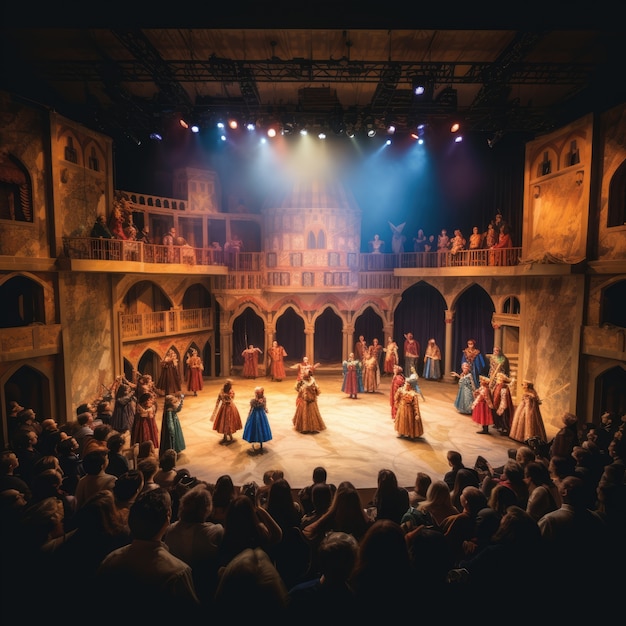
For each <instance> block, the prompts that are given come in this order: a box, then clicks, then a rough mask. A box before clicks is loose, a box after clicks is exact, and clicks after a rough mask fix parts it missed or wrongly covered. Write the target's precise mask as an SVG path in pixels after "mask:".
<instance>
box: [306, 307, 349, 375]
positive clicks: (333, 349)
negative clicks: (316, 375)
mask: <svg viewBox="0 0 626 626" xmlns="http://www.w3.org/2000/svg"><path fill="white" fill-rule="evenodd" d="M342 330H343V323H342V321H341V318H340V317H339V316H338V315H337V313H336V312H335V311H333V309H332V308H331V307H326V309H324V312H323V313H322V314H321V315H320V316H319V317H318V318H317V319H316V320H315V342H314V344H315V348H314V352H315V354H314V356H313V362H314V363H341V356H342V355H341V345H342V334H341V333H342Z"/></svg>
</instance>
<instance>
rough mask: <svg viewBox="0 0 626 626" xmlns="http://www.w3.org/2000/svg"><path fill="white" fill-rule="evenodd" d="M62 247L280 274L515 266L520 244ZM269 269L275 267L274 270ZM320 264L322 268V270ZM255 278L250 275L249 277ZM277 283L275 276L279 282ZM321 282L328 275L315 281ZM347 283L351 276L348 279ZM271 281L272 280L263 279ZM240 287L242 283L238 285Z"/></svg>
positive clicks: (70, 242)
mask: <svg viewBox="0 0 626 626" xmlns="http://www.w3.org/2000/svg"><path fill="white" fill-rule="evenodd" d="M63 251H64V253H65V255H66V256H67V257H68V258H70V259H89V260H94V261H102V260H106V261H139V262H144V263H181V264H186V265H226V266H227V267H228V268H229V269H231V270H232V271H234V272H244V273H248V272H252V273H257V272H263V271H265V270H268V271H269V272H270V273H272V274H281V273H284V272H285V271H287V270H286V268H289V269H290V271H291V272H294V271H301V272H303V274H306V273H307V272H316V271H322V272H324V271H326V272H328V271H329V270H328V268H331V270H330V271H332V272H343V273H345V268H349V271H350V272H353V271H354V269H355V268H358V271H361V272H393V270H394V269H396V268H424V269H428V268H453V267H490V266H511V265H518V264H519V260H520V258H521V254H522V249H521V248H498V249H493V250H486V249H480V250H461V251H460V252H457V253H456V254H452V253H451V252H404V253H402V254H386V253H383V254H374V253H366V254H357V253H346V252H332V251H330V252H329V251H327V250H315V251H304V252H292V253H286V252H279V253H275V252H267V253H261V252H236V253H232V252H223V251H222V250H215V249H214V248H193V247H191V246H188V245H184V246H164V245H160V244H145V243H142V242H139V241H128V240H121V239H96V238H93V237H64V238H63ZM274 268H275V269H274ZM322 268H324V269H322ZM255 280H256V279H255ZM279 282H280V281H279ZM315 282H321V283H324V282H325V283H326V285H327V286H328V279H327V278H325V279H324V280H322V281H317V280H316V281H315ZM350 282H352V281H350ZM268 284H275V279H274V278H273V279H272V280H270V281H268ZM240 288H245V287H240Z"/></svg>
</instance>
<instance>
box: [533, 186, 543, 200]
mask: <svg viewBox="0 0 626 626" xmlns="http://www.w3.org/2000/svg"><path fill="white" fill-rule="evenodd" d="M540 195H541V187H540V186H539V185H535V188H534V189H533V196H534V197H535V198H538V197H539V196H540Z"/></svg>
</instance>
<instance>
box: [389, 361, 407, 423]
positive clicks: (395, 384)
mask: <svg viewBox="0 0 626 626" xmlns="http://www.w3.org/2000/svg"><path fill="white" fill-rule="evenodd" d="M402 387H404V374H403V373H402V367H401V366H400V365H394V367H393V378H392V379H391V389H390V390H389V404H390V405H391V419H392V420H395V419H396V393H397V391H398V389H401V388H402Z"/></svg>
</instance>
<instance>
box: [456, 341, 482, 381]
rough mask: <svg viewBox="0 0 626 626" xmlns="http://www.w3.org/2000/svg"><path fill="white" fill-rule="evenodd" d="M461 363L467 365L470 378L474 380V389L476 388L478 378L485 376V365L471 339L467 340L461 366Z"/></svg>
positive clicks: (480, 353)
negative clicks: (470, 373) (470, 374)
mask: <svg viewBox="0 0 626 626" xmlns="http://www.w3.org/2000/svg"><path fill="white" fill-rule="evenodd" d="M463 363H469V366H470V371H471V372H472V378H473V379H474V387H476V388H478V386H479V385H480V377H481V376H483V375H484V374H485V369H486V367H487V363H486V362H485V357H484V356H483V353H482V352H481V351H480V350H479V349H478V348H477V347H476V342H475V341H474V340H473V339H469V340H468V342H467V347H466V348H465V349H464V350H463V355H462V356H461V365H463Z"/></svg>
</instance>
